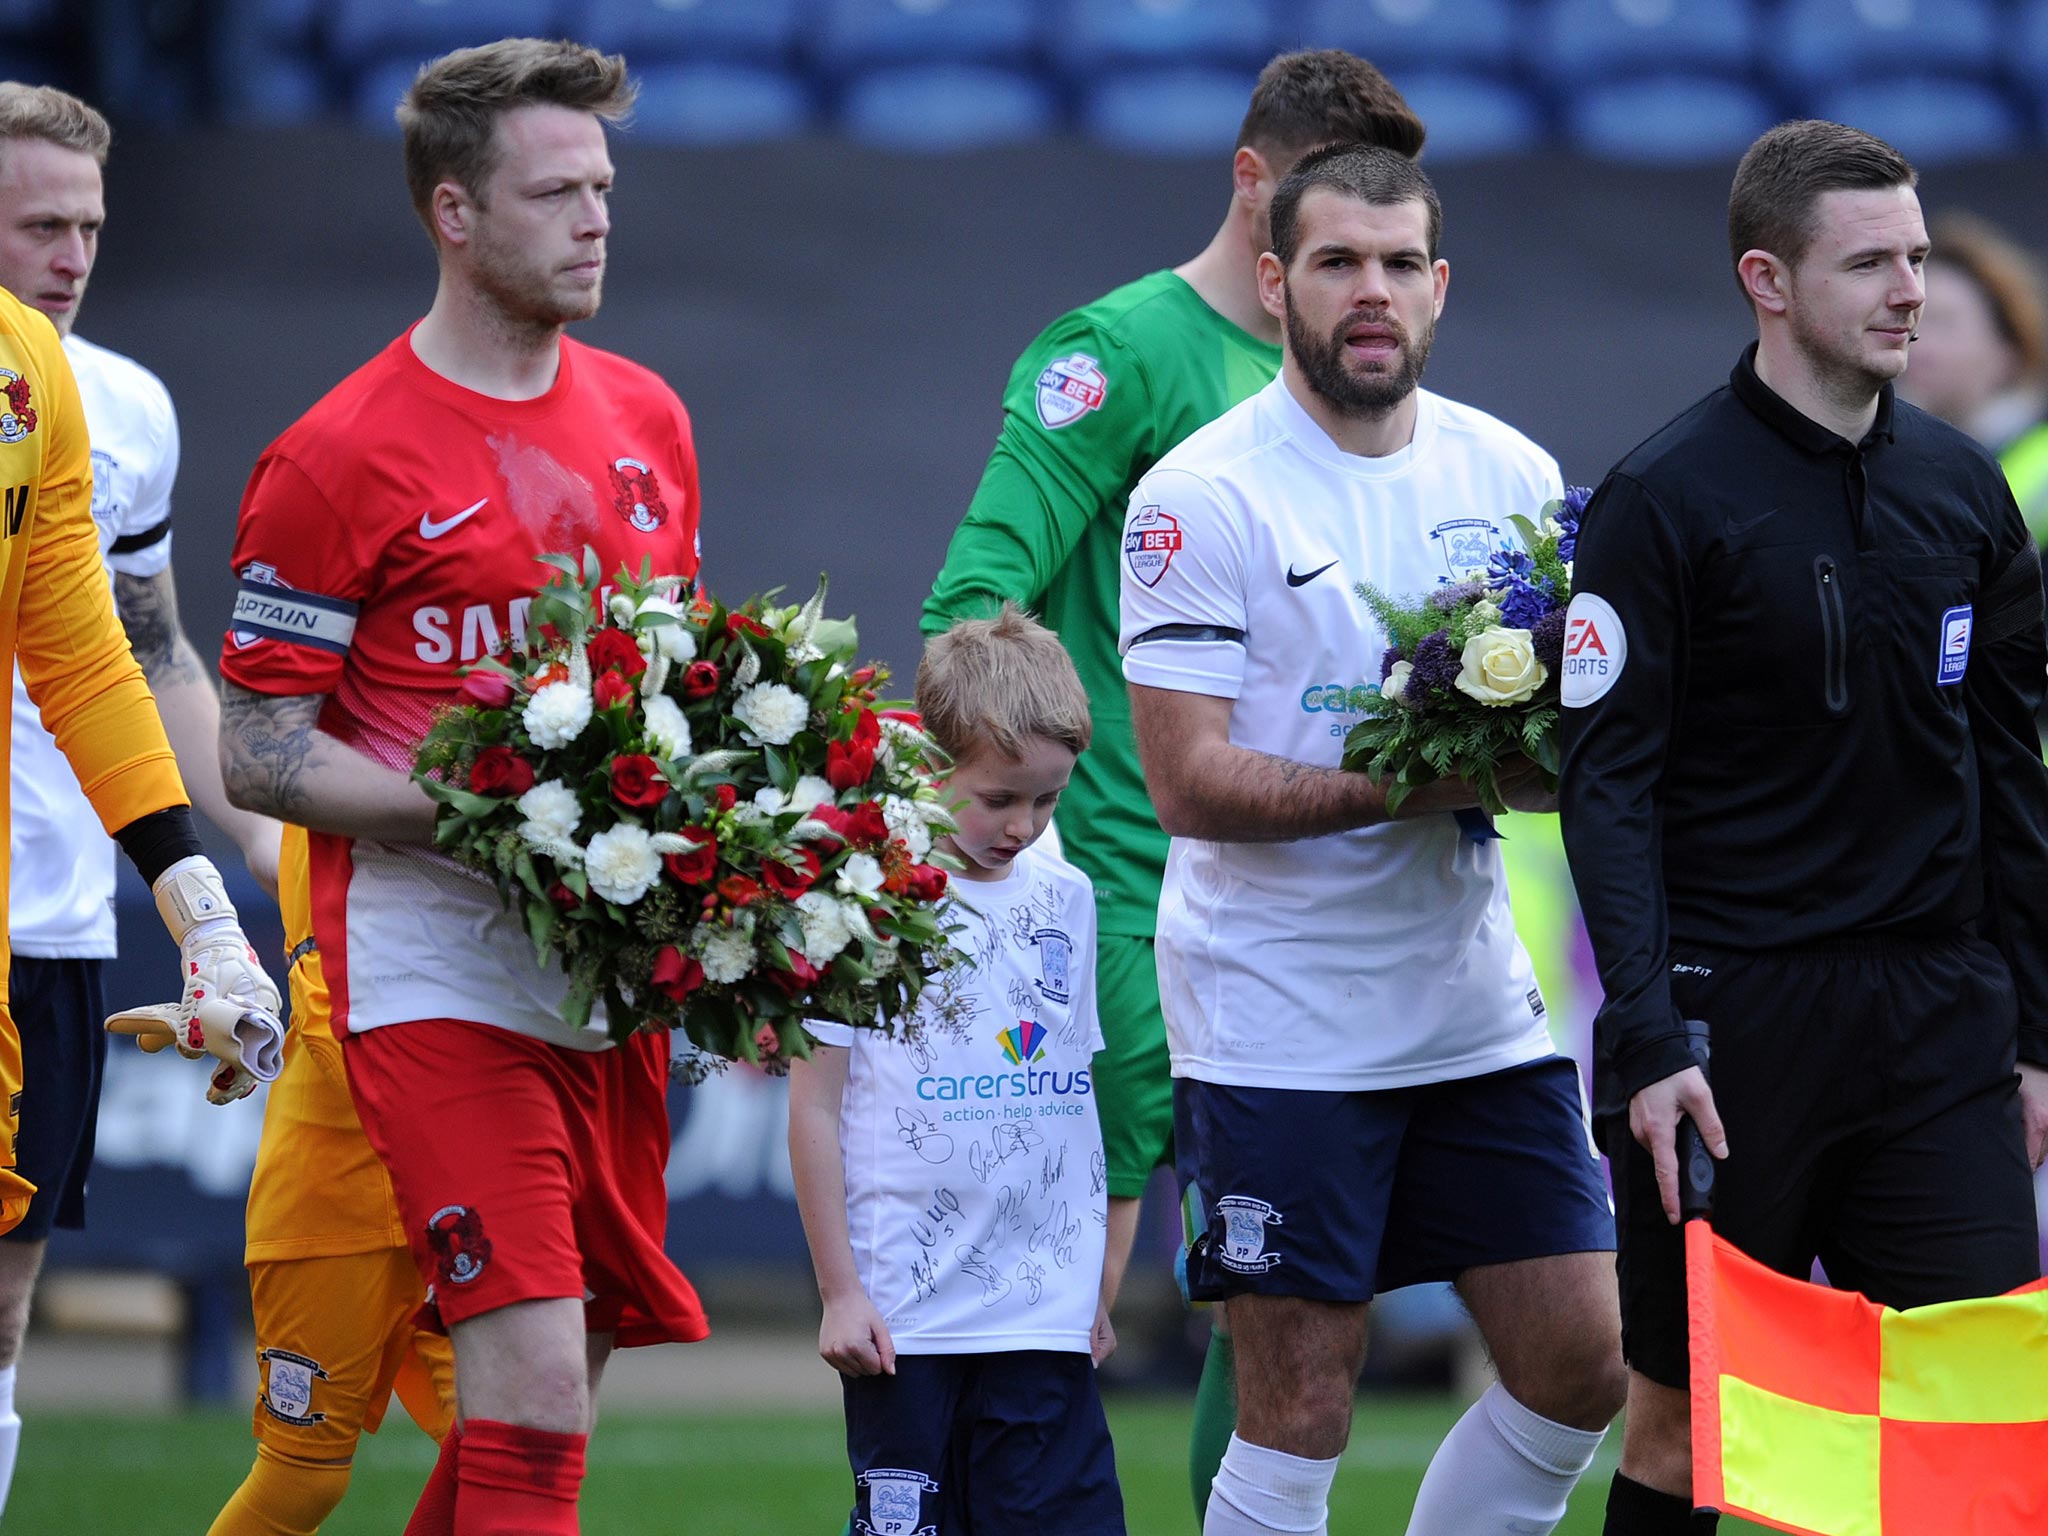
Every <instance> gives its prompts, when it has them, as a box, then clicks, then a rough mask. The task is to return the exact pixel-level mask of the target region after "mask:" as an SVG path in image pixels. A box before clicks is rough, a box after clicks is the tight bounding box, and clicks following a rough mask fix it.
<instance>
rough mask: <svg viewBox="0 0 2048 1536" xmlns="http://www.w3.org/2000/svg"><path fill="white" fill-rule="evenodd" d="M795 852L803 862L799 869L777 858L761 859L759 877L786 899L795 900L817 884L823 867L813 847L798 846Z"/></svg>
mask: <svg viewBox="0 0 2048 1536" xmlns="http://www.w3.org/2000/svg"><path fill="white" fill-rule="evenodd" d="M797 852H798V854H799V856H800V857H801V858H802V860H803V863H804V867H803V868H801V869H795V868H792V867H791V866H789V865H787V864H784V863H783V862H781V861H780V860H779V859H763V860H762V861H761V878H762V879H763V880H764V881H766V882H767V885H768V889H769V890H771V891H773V892H774V893H775V894H776V895H778V896H780V897H782V898H784V899H785V900H787V901H795V900H796V899H797V897H799V896H801V895H803V893H804V892H805V891H808V890H809V889H810V888H811V887H812V886H813V885H815V884H817V881H818V874H819V871H820V870H821V869H822V868H823V867H824V866H823V864H822V863H821V862H820V861H819V858H818V855H817V852H816V850H815V849H811V848H800V849H798V850H797Z"/></svg>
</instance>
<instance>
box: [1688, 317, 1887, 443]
mask: <svg viewBox="0 0 2048 1536" xmlns="http://www.w3.org/2000/svg"><path fill="white" fill-rule="evenodd" d="M1756 347H1757V344H1756V343H1755V342H1753V341H1752V342H1751V343H1750V344H1749V345H1748V346H1747V347H1745V348H1744V349H1743V352H1742V357H1741V359H1740V360H1739V361H1738V362H1737V363H1736V364H1735V371H1734V372H1733V373H1731V374H1730V375H1729V376H1728V384H1729V387H1730V388H1731V389H1733V390H1734V391H1735V398H1736V399H1738V400H1740V401H1741V402H1742V403H1743V404H1744V405H1746V406H1748V407H1749V408H1750V410H1751V411H1753V412H1754V413H1755V414H1756V415H1757V416H1759V417H1761V418H1762V419H1763V420H1764V422H1765V423H1766V424H1767V425H1769V426H1771V427H1773V428H1775V429H1776V430H1777V431H1778V433H1779V435H1781V436H1783V437H1786V438H1789V439H1790V440H1791V441H1792V443H1793V445H1794V446H1796V447H1799V448H1803V449H1804V450H1805V451H1806V452H1808V453H1814V454H1821V453H1845V452H1849V451H1851V450H1853V449H1857V448H1867V447H1869V446H1870V444H1871V443H1873V442H1874V441H1876V440H1877V439H1878V438H1880V437H1881V438H1883V439H1884V440H1885V441H1886V442H1888V443H1889V442H1891V441H1892V440H1893V438H1892V386H1891V381H1890V380H1886V381H1885V383H1884V385H1883V386H1882V387H1881V388H1880V389H1879V390H1878V392H1877V416H1876V418H1875V419H1874V420H1873V421H1872V422H1871V424H1870V430H1869V431H1868V432H1866V433H1865V434H1864V435H1863V441H1862V442H1861V443H1851V442H1850V441H1849V440H1848V439H1847V438H1845V437H1843V436H1841V435H1840V434H1839V433H1837V432H1835V431H1833V430H1832V429H1831V428H1828V427H1824V426H1822V425H1821V424H1820V423H1819V422H1817V421H1815V420H1814V419H1813V418H1812V417H1811V416H1808V415H1805V414H1804V413H1803V412H1801V411H1799V410H1798V409H1796V408H1795V407H1794V406H1793V405H1792V404H1791V403H1790V402H1788V401H1787V400H1786V399H1785V397H1784V396H1782V395H1780V394H1779V393H1778V392H1777V391H1776V390H1774V389H1772V388H1771V386H1770V385H1768V384H1766V383H1765V382H1764V381H1763V380H1762V379H1761V378H1759V377H1758V376H1757V371H1756Z"/></svg>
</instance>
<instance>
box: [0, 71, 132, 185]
mask: <svg viewBox="0 0 2048 1536" xmlns="http://www.w3.org/2000/svg"><path fill="white" fill-rule="evenodd" d="M0 139H41V140H43V141H45V142H46V143H50V144H55V145H56V146H57V147H58V148H60V149H75V150H77V151H78V152H79V153H80V154H81V155H91V156H92V162H93V164H94V165H105V164H106V163H107V150H108V149H109V148H111V147H112V145H113V142H114V133H113V130H112V129H111V128H109V127H108V126H107V120H106V119H105V118H104V117H101V116H100V115H99V113H97V112H95V111H94V110H93V109H92V108H91V107H89V106H87V105H86V104H85V103H84V102H82V101H80V100H79V99H78V98H77V97H76V96H73V95H72V94H70V92H68V91H60V90H58V89H57V87H55V86H54V85H23V84H22V83H21V82H20V81H19V80H0Z"/></svg>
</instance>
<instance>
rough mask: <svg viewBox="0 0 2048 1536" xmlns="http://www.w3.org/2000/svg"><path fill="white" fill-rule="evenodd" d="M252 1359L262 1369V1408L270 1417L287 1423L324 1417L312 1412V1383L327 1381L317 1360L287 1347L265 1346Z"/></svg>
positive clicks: (313, 1421)
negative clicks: (298, 1353)
mask: <svg viewBox="0 0 2048 1536" xmlns="http://www.w3.org/2000/svg"><path fill="white" fill-rule="evenodd" d="M256 1362H257V1364H258V1365H259V1366H261V1367H262V1369H263V1396H262V1403H263V1408H264V1411H265V1412H266V1413H268V1414H269V1415H270V1416H271V1417H272V1418H274V1419H281V1420H283V1421H284V1422H285V1423H287V1424H318V1423H320V1422H321V1421H322V1420H324V1419H325V1418H326V1417H327V1415H326V1414H324V1413H315V1412H313V1411H312V1409H313V1383H314V1381H315V1380H316V1379H317V1380H320V1381H325V1380H327V1372H326V1371H325V1370H323V1369H322V1368H321V1366H320V1362H319V1361H317V1360H309V1359H307V1358H306V1357H305V1356H304V1355H295V1354H293V1353H291V1352H290V1351H289V1350H283V1349H266V1350H264V1351H263V1352H262V1353H261V1354H259V1355H257V1357H256Z"/></svg>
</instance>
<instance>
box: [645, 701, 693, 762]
mask: <svg viewBox="0 0 2048 1536" xmlns="http://www.w3.org/2000/svg"><path fill="white" fill-rule="evenodd" d="M647 734H648V736H649V737H650V738H651V739H652V740H653V742H654V744H655V745H656V746H657V747H659V748H661V755H662V756H663V757H667V758H676V757H688V756H690V755H691V753H693V752H694V751H695V750H696V747H695V744H694V743H692V741H691V740H690V722H689V721H688V720H687V719H686V718H684V715H683V708H682V706H681V705H680V704H678V703H676V701H675V700H674V699H672V698H669V697H668V696H667V695H666V694H660V695H657V696H656V697H654V698H651V699H649V700H648V701H647Z"/></svg>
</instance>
